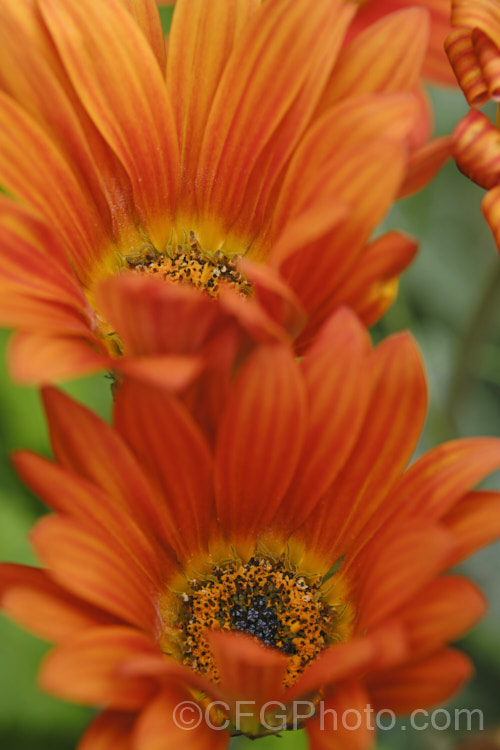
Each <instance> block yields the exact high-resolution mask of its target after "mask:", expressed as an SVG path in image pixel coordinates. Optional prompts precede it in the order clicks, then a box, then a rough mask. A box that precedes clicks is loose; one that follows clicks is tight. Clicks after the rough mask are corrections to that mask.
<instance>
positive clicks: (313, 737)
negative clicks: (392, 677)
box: [306, 681, 375, 750]
mask: <svg viewBox="0 0 500 750" xmlns="http://www.w3.org/2000/svg"><path fill="white" fill-rule="evenodd" d="M370 708H371V706H370V696H369V695H368V693H367V691H366V689H365V688H364V687H363V685H362V684H361V683H360V682H355V681H351V682H346V683H344V684H342V685H341V686H340V687H339V689H338V690H336V691H335V693H333V695H331V696H329V697H327V698H324V699H323V700H322V701H321V703H320V710H319V717H318V718H315V719H314V720H313V721H308V722H307V723H306V731H307V736H308V738H309V741H310V743H311V747H313V748H314V750H369V748H371V747H373V744H374V741H375V737H374V734H375V733H374V729H375V726H374V724H373V721H372V722H371V723H370V718H372V717H370V714H369V713H367V710H368V712H369V710H370Z"/></svg>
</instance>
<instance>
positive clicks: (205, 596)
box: [178, 556, 349, 687]
mask: <svg viewBox="0 0 500 750" xmlns="http://www.w3.org/2000/svg"><path fill="white" fill-rule="evenodd" d="M323 595H324V588H323V585H322V579H321V577H315V578H312V577H306V576H304V575H300V574H299V573H298V572H297V571H295V570H293V569H292V568H291V567H290V565H289V563H288V561H287V560H286V559H285V558H280V559H278V560H272V559H268V558H265V557H260V556H259V557H258V556H255V557H252V558H251V559H250V560H249V561H248V562H247V563H245V564H243V563H241V562H239V561H235V560H233V561H231V562H230V563H227V564H225V565H223V566H215V567H213V569H212V571H211V574H210V575H208V576H205V577H204V578H203V579H202V580H200V579H196V580H195V579H191V580H190V581H189V587H188V588H187V589H186V592H185V593H183V594H182V595H181V599H182V606H181V608H180V617H179V621H178V627H179V628H180V630H181V631H182V642H183V657H182V661H183V664H185V665H186V666H189V667H191V669H193V670H194V671H195V672H199V673H201V674H204V675H206V676H208V677H209V678H210V679H212V680H214V681H215V682H217V681H218V679H219V675H218V671H217V666H216V664H215V663H214V660H213V657H212V654H211V652H210V647H209V645H208V641H207V639H206V637H205V632H206V631H207V630H236V631H239V632H242V633H248V634H249V635H251V636H253V637H254V639H255V640H256V641H259V642H260V643H262V644H264V645H266V646H271V647H273V648H277V649H279V650H280V651H282V652H283V653H284V654H286V656H287V657H288V669H287V673H286V677H285V681H284V686H285V687H288V686H289V685H291V684H293V683H294V682H295V680H296V679H297V677H298V676H299V675H300V674H301V672H303V670H304V669H305V667H306V666H307V665H308V664H309V663H310V662H311V661H312V660H313V659H314V658H315V657H316V656H318V654H320V653H321V652H322V651H323V650H324V649H325V648H326V647H327V646H328V645H330V644H331V643H332V642H334V641H338V640H341V638H342V633H341V631H342V626H343V625H344V623H345V620H346V617H349V615H348V614H346V610H347V609H348V607H347V605H346V603H345V602H339V603H338V604H333V605H332V604H330V603H327V602H326V601H325V599H324V596H323Z"/></svg>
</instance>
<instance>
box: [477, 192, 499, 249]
mask: <svg viewBox="0 0 500 750" xmlns="http://www.w3.org/2000/svg"><path fill="white" fill-rule="evenodd" d="M481 209H482V212H483V214H484V218H485V219H486V221H487V222H488V226H489V228H490V229H491V231H492V233H493V238H494V240H495V243H496V246H497V250H498V252H500V186H499V187H496V188H493V190H490V191H489V192H488V193H486V195H485V196H484V198H483V200H482V203H481Z"/></svg>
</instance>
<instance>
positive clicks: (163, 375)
mask: <svg viewBox="0 0 500 750" xmlns="http://www.w3.org/2000/svg"><path fill="white" fill-rule="evenodd" d="M202 369H203V361H202V359H201V358H200V357H183V356H176V355H175V354H171V355H169V354H165V355H158V356H156V357H155V356H151V357H122V358H120V359H119V360H118V361H117V365H115V367H114V370H115V372H119V373H120V374H121V375H125V376H126V377H127V378H131V379H132V380H137V381H139V382H141V383H146V384H148V385H151V386H156V387H157V388H166V389H167V390H168V391H172V392H177V391H182V390H184V389H185V388H186V387H187V386H188V385H189V384H190V383H192V381H193V380H194V379H195V378H196V376H197V375H199V374H200V372H201V370H202Z"/></svg>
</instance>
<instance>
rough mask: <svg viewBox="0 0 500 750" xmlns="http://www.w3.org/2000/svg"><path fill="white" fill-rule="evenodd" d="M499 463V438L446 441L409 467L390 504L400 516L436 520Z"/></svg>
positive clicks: (395, 489) (496, 467) (499, 464)
mask: <svg viewBox="0 0 500 750" xmlns="http://www.w3.org/2000/svg"><path fill="white" fill-rule="evenodd" d="M499 466H500V440H499V439H495V438H468V439H464V440H453V441H450V442H448V443H443V444H442V445H439V446H437V448H434V449H433V450H431V451H429V452H428V453H426V454H425V455H424V456H422V457H421V458H420V459H419V460H418V461H416V462H415V463H414V464H413V465H412V466H411V467H410V468H409V469H408V471H407V472H406V474H405V475H404V476H403V477H402V479H401V481H400V482H399V483H398V485H397V486H396V487H395V488H394V492H393V494H392V497H391V498H389V501H388V505H390V506H391V507H393V508H394V509H395V510H396V511H398V512H399V513H400V516H401V517H404V516H405V517H406V518H415V519H416V518H419V519H424V518H425V519H427V520H429V521H434V520H436V519H439V518H441V517H442V516H443V515H444V514H445V513H447V512H448V511H449V510H450V509H451V508H452V507H453V505H454V504H455V503H456V502H457V501H458V500H460V498H461V497H462V496H463V495H465V493H466V492H468V491H469V490H470V489H471V488H472V487H474V485H476V484H477V483H478V482H480V481H481V480H482V479H484V478H485V477H486V476H488V474H491V473H492V472H493V471H495V469H498V467H499Z"/></svg>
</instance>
